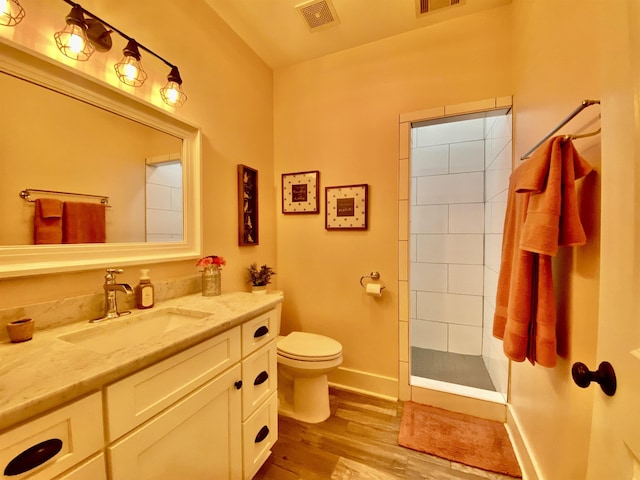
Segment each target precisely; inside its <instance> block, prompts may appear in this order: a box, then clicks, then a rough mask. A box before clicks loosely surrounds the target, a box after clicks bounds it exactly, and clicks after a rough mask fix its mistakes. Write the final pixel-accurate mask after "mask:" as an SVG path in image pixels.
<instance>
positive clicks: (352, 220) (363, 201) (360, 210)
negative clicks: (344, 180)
mask: <svg viewBox="0 0 640 480" xmlns="http://www.w3.org/2000/svg"><path fill="white" fill-rule="evenodd" d="M368 189H369V186H368V185H367V184H362V185H344V186H339V187H325V198H326V202H327V208H326V217H325V228H326V229H327V230H366V229H367V226H368V225H367V216H368V212H367V201H368Z"/></svg>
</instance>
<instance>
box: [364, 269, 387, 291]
mask: <svg viewBox="0 0 640 480" xmlns="http://www.w3.org/2000/svg"><path fill="white" fill-rule="evenodd" d="M365 278H370V279H371V280H380V272H376V271H373V272H371V273H370V274H369V275H362V276H361V277H360V285H362V288H364V289H365V290H366V289H367V285H366V284H365V283H363V282H362V281H363V280H364V279H365ZM380 290H384V287H380Z"/></svg>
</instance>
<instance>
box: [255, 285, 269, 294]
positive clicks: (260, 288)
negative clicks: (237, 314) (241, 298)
mask: <svg viewBox="0 0 640 480" xmlns="http://www.w3.org/2000/svg"><path fill="white" fill-rule="evenodd" d="M251 293H261V294H265V293H267V286H266V285H251Z"/></svg>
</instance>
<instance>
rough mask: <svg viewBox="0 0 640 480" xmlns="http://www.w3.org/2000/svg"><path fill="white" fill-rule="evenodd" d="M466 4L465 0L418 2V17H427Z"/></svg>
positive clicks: (423, 0)
mask: <svg viewBox="0 0 640 480" xmlns="http://www.w3.org/2000/svg"><path fill="white" fill-rule="evenodd" d="M464 2H465V0H416V15H417V16H420V15H425V14H427V13H431V12H434V11H436V10H440V9H442V8H447V7H455V6H456V5H462V4H463V3H464Z"/></svg>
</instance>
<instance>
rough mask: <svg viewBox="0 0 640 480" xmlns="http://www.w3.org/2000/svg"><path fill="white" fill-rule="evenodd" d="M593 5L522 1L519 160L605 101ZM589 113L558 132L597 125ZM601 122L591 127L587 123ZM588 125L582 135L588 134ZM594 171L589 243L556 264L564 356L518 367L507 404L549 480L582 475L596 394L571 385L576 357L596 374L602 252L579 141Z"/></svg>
mask: <svg viewBox="0 0 640 480" xmlns="http://www.w3.org/2000/svg"><path fill="white" fill-rule="evenodd" d="M596 3H597V2H582V3H581V6H580V8H576V5H575V2H571V1H568V0H566V1H565V0H562V1H558V0H536V1H535V2H532V1H529V0H516V1H515V2H514V4H513V12H514V17H513V22H514V23H513V38H514V57H513V58H514V64H513V71H514V92H515V96H514V109H515V113H514V144H515V158H516V159H517V160H516V163H519V158H520V156H522V155H523V154H524V153H525V152H526V151H527V150H529V148H530V147H532V146H533V145H534V144H535V143H536V142H537V141H538V140H539V139H541V138H542V137H543V136H544V135H545V134H546V133H548V132H549V131H550V130H551V129H552V128H553V127H555V126H556V125H557V124H558V123H559V122H560V120H562V119H563V118H564V117H566V116H567V115H568V114H569V112H571V111H572V110H573V109H574V108H576V107H577V106H578V105H579V104H580V102H581V101H582V100H584V99H588V98H595V99H599V98H600V95H601V91H600V87H599V81H598V79H599V75H600V67H599V64H598V54H597V52H598V44H597V42H598V38H599V37H598V34H599V32H598V28H597V18H598V16H597V15H596V12H595V6H596ZM599 111H600V107H599V106H593V107H589V108H588V109H587V110H584V111H583V112H582V113H581V114H580V115H579V116H578V117H576V118H575V119H574V120H573V121H572V122H571V123H570V124H568V126H567V127H566V128H564V129H563V130H561V131H560V133H580V132H581V131H592V130H596V129H597V128H598V114H599ZM591 122H595V123H591ZM583 129H584V130H583ZM575 145H576V147H577V148H578V150H579V151H580V153H581V154H582V155H583V156H584V158H585V159H587V160H588V161H589V162H590V163H591V165H593V166H594V167H595V169H596V171H597V173H594V174H591V175H590V176H589V177H588V178H586V179H585V180H581V181H580V183H581V185H580V187H581V188H580V205H581V215H582V219H583V224H584V227H585V230H586V233H587V237H588V239H589V240H588V244H587V245H586V246H584V247H579V248H573V249H569V248H565V249H561V252H560V253H559V254H558V256H557V258H556V259H555V261H554V270H555V283H556V298H557V304H558V315H559V318H558V321H559V328H558V336H559V350H560V359H559V361H558V365H557V366H556V367H555V368H553V369H547V368H543V367H540V366H535V367H533V366H531V365H530V364H528V363H521V364H519V363H514V364H512V372H511V395H510V403H511V405H510V408H511V411H512V413H513V415H514V417H515V419H516V421H517V423H518V425H519V428H520V430H521V432H522V434H523V437H524V439H525V442H526V443H527V446H528V448H529V453H530V454H531V456H532V457H533V460H534V462H535V463H536V464H537V465H538V469H539V473H540V474H541V476H542V478H544V479H547V480H561V479H580V478H585V472H586V465H587V451H588V445H589V435H590V430H591V421H590V418H591V416H590V415H591V408H592V399H593V390H582V389H580V388H578V387H577V386H576V385H574V383H573V381H572V380H571V366H572V364H573V363H574V362H576V361H581V362H585V363H586V364H587V365H589V366H590V367H593V368H595V353H596V342H597V338H596V335H597V323H598V322H597V312H598V291H599V253H600V252H599V251H600V239H599V236H600V232H599V220H600V187H599V185H600V182H599V171H600V137H599V136H598V137H593V138H589V139H583V140H576V141H575Z"/></svg>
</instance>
